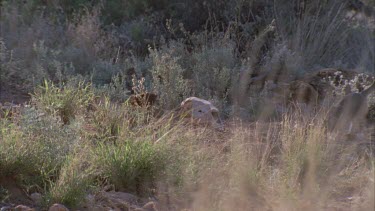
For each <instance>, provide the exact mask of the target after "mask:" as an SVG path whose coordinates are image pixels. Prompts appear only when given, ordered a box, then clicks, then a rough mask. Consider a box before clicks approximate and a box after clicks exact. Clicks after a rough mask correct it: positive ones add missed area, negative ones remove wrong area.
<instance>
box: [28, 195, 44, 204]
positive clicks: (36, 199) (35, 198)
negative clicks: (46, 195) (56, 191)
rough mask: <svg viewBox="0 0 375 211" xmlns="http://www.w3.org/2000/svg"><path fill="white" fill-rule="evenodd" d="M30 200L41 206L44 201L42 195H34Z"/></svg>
mask: <svg viewBox="0 0 375 211" xmlns="http://www.w3.org/2000/svg"><path fill="white" fill-rule="evenodd" d="M30 198H31V199H32V200H33V202H34V203H35V204H40V203H41V202H42V200H43V196H42V194H40V193H32V194H31V195H30Z"/></svg>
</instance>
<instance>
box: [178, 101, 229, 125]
mask: <svg viewBox="0 0 375 211" xmlns="http://www.w3.org/2000/svg"><path fill="white" fill-rule="evenodd" d="M180 108H181V112H182V114H181V115H182V117H184V118H190V119H191V120H192V121H193V123H197V124H205V125H211V126H213V127H215V128H218V129H223V124H222V122H221V119H220V116H219V110H218V109H217V108H216V107H215V106H214V105H212V103H211V102H209V101H207V100H203V99H200V98H197V97H189V98H187V99H185V100H184V101H183V102H182V103H181V106H180Z"/></svg>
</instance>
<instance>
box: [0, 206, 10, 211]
mask: <svg viewBox="0 0 375 211" xmlns="http://www.w3.org/2000/svg"><path fill="white" fill-rule="evenodd" d="M11 210H12V207H10V206H5V207H2V208H1V209H0V211H11Z"/></svg>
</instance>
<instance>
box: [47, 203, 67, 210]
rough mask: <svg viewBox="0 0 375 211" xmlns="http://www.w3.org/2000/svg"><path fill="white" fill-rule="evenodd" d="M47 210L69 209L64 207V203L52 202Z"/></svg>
mask: <svg viewBox="0 0 375 211" xmlns="http://www.w3.org/2000/svg"><path fill="white" fill-rule="evenodd" d="M48 211H69V209H68V208H66V207H65V206H64V205H62V204H54V205H52V206H51V207H50V208H49V209H48Z"/></svg>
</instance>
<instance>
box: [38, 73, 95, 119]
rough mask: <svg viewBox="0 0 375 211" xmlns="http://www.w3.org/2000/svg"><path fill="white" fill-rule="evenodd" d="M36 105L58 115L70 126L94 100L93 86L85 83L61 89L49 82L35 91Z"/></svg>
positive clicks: (45, 82) (81, 82)
mask: <svg viewBox="0 0 375 211" xmlns="http://www.w3.org/2000/svg"><path fill="white" fill-rule="evenodd" d="M33 98H34V103H35V104H37V106H38V107H39V108H41V109H43V110H45V111H46V112H47V113H49V114H51V115H57V116H59V117H60V118H61V121H62V122H63V123H64V124H68V123H69V122H70V121H71V120H73V119H74V117H75V115H76V114H78V113H80V112H82V111H83V110H84V109H86V106H87V105H88V104H89V102H90V101H91V100H92V98H93V93H92V90H91V85H90V84H86V83H85V82H83V81H80V82H78V83H77V84H76V85H67V86H64V88H60V87H58V86H56V85H54V84H53V83H52V82H49V81H47V80H45V81H44V84H43V86H41V87H40V88H39V89H37V90H36V91H35V94H34V95H33Z"/></svg>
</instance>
